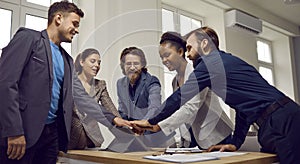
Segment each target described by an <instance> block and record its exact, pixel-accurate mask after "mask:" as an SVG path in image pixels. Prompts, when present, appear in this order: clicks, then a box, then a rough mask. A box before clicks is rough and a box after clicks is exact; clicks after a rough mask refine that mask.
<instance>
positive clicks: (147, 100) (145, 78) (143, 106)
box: [117, 72, 161, 120]
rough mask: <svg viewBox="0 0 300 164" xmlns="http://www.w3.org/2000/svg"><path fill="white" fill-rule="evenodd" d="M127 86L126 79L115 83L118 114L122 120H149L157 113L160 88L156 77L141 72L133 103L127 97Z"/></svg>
mask: <svg viewBox="0 0 300 164" xmlns="http://www.w3.org/2000/svg"><path fill="white" fill-rule="evenodd" d="M129 85H130V84H129V79H128V78H127V77H123V78H121V79H119V80H118V81H117V92H118V103H119V112H120V114H121V116H122V117H123V118H124V119H128V120H136V119H138V120H141V119H149V118H152V117H154V116H155V115H156V114H157V113H159V111H157V110H158V109H159V106H160V105H161V94H160V89H161V88H160V87H161V86H160V82H159V80H158V78H157V77H155V76H152V75H150V74H149V73H148V72H142V74H141V77H140V82H139V85H138V86H137V88H136V92H135V96H134V100H133V101H131V99H130V96H129Z"/></svg>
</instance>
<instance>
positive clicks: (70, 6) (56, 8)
mask: <svg viewBox="0 0 300 164" xmlns="http://www.w3.org/2000/svg"><path fill="white" fill-rule="evenodd" d="M57 12H62V13H76V14H77V15H79V16H80V17H83V16H84V13H83V11H82V10H81V9H79V8H78V7H77V6H76V5H75V4H74V3H71V2H68V1H67V0H63V1H61V2H55V3H53V4H52V5H51V6H50V8H49V10H48V26H49V25H50V24H51V23H52V21H53V18H54V16H55V14H56V13H57Z"/></svg>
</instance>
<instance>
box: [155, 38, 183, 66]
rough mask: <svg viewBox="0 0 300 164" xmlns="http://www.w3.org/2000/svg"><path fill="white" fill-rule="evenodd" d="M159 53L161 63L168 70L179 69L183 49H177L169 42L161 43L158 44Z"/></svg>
mask: <svg viewBox="0 0 300 164" xmlns="http://www.w3.org/2000/svg"><path fill="white" fill-rule="evenodd" d="M159 55H160V58H161V60H162V63H163V64H164V65H165V66H166V67H167V68H168V69H169V71H174V70H179V68H180V62H181V61H184V60H183V57H182V56H183V51H182V50H181V51H180V50H179V51H177V49H176V47H175V46H172V45H171V43H163V44H161V45H160V46H159Z"/></svg>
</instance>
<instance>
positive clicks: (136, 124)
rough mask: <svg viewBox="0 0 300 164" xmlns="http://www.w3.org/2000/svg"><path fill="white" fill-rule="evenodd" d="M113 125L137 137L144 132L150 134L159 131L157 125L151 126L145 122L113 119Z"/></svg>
mask: <svg viewBox="0 0 300 164" xmlns="http://www.w3.org/2000/svg"><path fill="white" fill-rule="evenodd" d="M114 124H115V125H117V126H125V127H127V128H129V129H131V130H132V131H133V132H134V133H136V134H139V135H141V134H143V133H144V132H145V131H146V130H149V131H152V132H158V131H160V127H159V126H158V125H151V124H150V123H149V122H148V121H147V120H135V121H128V120H124V119H122V118H120V117H115V118H114Z"/></svg>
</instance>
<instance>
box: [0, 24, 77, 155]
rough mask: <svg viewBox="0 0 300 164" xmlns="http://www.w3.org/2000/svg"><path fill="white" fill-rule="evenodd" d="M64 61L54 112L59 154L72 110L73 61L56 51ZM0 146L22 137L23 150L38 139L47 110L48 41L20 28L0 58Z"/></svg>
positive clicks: (49, 79) (43, 35)
mask: <svg viewBox="0 0 300 164" xmlns="http://www.w3.org/2000/svg"><path fill="white" fill-rule="evenodd" d="M60 50H61V53H62V55H63V59H64V81H63V86H62V92H61V93H62V94H61V98H60V99H61V100H63V102H61V103H60V105H59V106H60V109H59V110H58V111H57V115H58V116H57V123H58V131H59V146H60V150H65V148H66V144H67V141H68V134H69V131H70V124H71V115H72V108H73V99H72V85H71V84H72V69H73V68H72V67H73V60H72V58H71V57H70V56H69V55H68V53H67V52H66V51H65V50H64V49H63V48H61V47H60ZM0 75H1V76H0V99H1V105H0V113H1V115H0V137H1V139H0V144H1V146H6V144H7V139H6V138H7V137H9V136H17V135H23V134H24V135H25V139H26V143H27V144H26V147H27V148H29V147H31V146H33V145H34V144H35V143H36V142H37V140H38V139H39V137H40V135H41V132H42V130H43V128H44V125H45V122H46V118H47V115H48V112H49V109H50V103H51V94H52V83H53V67H52V53H51V48H50V43H49V37H48V34H47V32H46V30H44V31H42V32H38V31H34V30H30V29H26V28H20V29H19V30H18V31H17V33H16V34H15V35H14V37H13V39H12V40H11V41H10V43H9V44H8V45H7V46H6V47H5V48H4V49H3V52H2V56H1V58H0Z"/></svg>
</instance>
